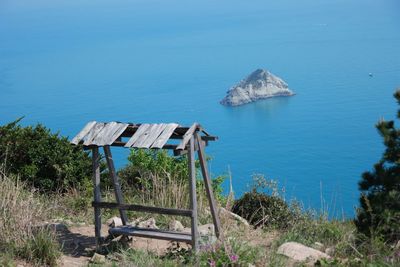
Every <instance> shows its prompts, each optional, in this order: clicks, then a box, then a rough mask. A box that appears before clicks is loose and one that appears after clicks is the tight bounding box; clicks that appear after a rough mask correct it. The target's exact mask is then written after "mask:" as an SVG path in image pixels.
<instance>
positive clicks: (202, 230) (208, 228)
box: [197, 223, 215, 236]
mask: <svg viewBox="0 0 400 267" xmlns="http://www.w3.org/2000/svg"><path fill="white" fill-rule="evenodd" d="M197 229H198V231H199V234H200V236H215V229H214V224H212V223H209V224H204V225H200V226H199V227H198V228H197Z"/></svg>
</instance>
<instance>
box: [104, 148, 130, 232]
mask: <svg viewBox="0 0 400 267" xmlns="http://www.w3.org/2000/svg"><path fill="white" fill-rule="evenodd" d="M104 154H105V155H106V160H107V165H108V170H109V172H110V177H111V180H112V182H113V187H114V193H115V199H116V200H117V203H118V204H124V198H123V197H122V192H121V185H120V183H119V179H118V176H117V173H116V172H115V167H114V161H113V159H112V154H111V149H110V146H104ZM119 214H120V216H121V220H122V224H123V225H126V224H127V222H128V218H127V216H126V212H125V210H119Z"/></svg>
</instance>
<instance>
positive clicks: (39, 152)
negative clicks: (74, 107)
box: [0, 119, 91, 191]
mask: <svg viewBox="0 0 400 267" xmlns="http://www.w3.org/2000/svg"><path fill="white" fill-rule="evenodd" d="M20 120H21V119H18V120H16V121H14V122H11V123H9V124H7V125H4V126H1V127H0V161H1V162H5V165H6V167H7V172H8V173H12V174H18V175H20V177H21V179H23V180H24V181H27V182H28V183H29V184H30V185H32V186H34V187H36V188H38V189H39V190H40V191H66V190H67V189H68V188H69V187H77V186H79V185H80V184H81V183H82V182H83V181H84V180H85V179H90V175H91V160H90V158H89V156H88V154H87V153H85V152H83V150H82V148H81V147H79V146H77V147H73V146H72V145H71V144H70V143H69V141H68V139H67V138H66V137H61V136H59V134H58V133H56V134H52V133H51V132H50V130H49V129H47V128H46V127H44V126H43V125H41V124H38V125H36V126H35V127H32V126H28V127H21V126H19V124H18V123H19V122H20Z"/></svg>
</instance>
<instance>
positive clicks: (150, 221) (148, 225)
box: [138, 218, 158, 229]
mask: <svg viewBox="0 0 400 267" xmlns="http://www.w3.org/2000/svg"><path fill="white" fill-rule="evenodd" d="M138 226H139V227H140V228H152V229H158V226H157V225H156V220H155V219H154V218H150V219H148V220H146V221H142V222H140V223H139V224H138Z"/></svg>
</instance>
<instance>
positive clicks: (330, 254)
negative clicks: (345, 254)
mask: <svg viewBox="0 0 400 267" xmlns="http://www.w3.org/2000/svg"><path fill="white" fill-rule="evenodd" d="M325 253H326V254H328V255H329V256H333V254H335V248H334V247H329V248H326V249H325Z"/></svg>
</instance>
